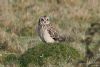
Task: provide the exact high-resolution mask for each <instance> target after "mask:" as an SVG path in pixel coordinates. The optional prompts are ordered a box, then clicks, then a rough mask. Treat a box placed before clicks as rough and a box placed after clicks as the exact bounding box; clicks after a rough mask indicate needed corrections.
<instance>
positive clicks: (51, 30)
mask: <svg viewBox="0 0 100 67" xmlns="http://www.w3.org/2000/svg"><path fill="white" fill-rule="evenodd" d="M47 30H48V33H49V34H50V36H51V37H52V38H53V39H54V40H55V41H65V39H66V38H65V37H63V36H61V35H60V34H59V32H58V31H57V30H56V29H55V28H54V27H53V26H52V25H51V24H49V25H48V28H47Z"/></svg>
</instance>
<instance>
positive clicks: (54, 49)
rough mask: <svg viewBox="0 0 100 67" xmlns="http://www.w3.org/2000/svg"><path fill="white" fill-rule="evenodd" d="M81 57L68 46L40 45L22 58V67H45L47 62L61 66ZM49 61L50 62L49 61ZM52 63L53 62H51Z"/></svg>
mask: <svg viewBox="0 0 100 67" xmlns="http://www.w3.org/2000/svg"><path fill="white" fill-rule="evenodd" d="M79 57H80V55H79V53H78V51H77V50H75V49H74V48H72V47H70V46H69V45H66V44H62V43H61V44H58V43H55V44H44V43H40V44H38V45H37V46H35V47H34V48H30V49H28V50H27V51H26V52H25V53H24V54H23V55H21V56H20V58H19V62H20V66H21V67H27V66H28V64H29V63H33V64H34V65H38V66H43V65H45V64H46V63H47V62H48V63H50V64H51V65H52V63H53V64H54V65H59V62H68V61H71V60H74V59H78V58H79ZM48 59H49V60H48ZM51 61H52V62H51Z"/></svg>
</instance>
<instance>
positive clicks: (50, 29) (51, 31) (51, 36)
mask: <svg viewBox="0 0 100 67" xmlns="http://www.w3.org/2000/svg"><path fill="white" fill-rule="evenodd" d="M37 32H38V35H39V37H40V39H41V40H42V41H43V42H45V43H59V42H63V41H65V39H66V38H65V37H64V36H63V35H60V34H61V33H62V32H58V31H57V29H56V28H55V26H53V25H52V24H51V22H50V19H49V17H48V16H42V17H40V18H39V21H38V26H37Z"/></svg>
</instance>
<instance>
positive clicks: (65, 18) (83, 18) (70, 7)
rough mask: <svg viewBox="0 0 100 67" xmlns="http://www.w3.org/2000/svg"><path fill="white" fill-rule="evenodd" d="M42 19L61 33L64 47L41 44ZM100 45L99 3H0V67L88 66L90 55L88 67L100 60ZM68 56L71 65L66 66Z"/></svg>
mask: <svg viewBox="0 0 100 67" xmlns="http://www.w3.org/2000/svg"><path fill="white" fill-rule="evenodd" d="M43 15H47V16H49V17H50V21H51V23H52V24H54V25H56V26H57V27H59V28H60V29H61V30H62V31H61V32H62V34H65V36H66V37H67V39H68V40H67V42H66V43H60V44H48V45H46V44H44V43H41V41H40V39H39V37H38V35H37V33H36V25H37V23H38V19H39V17H40V16H43ZM99 44H100V4H99V0H84V1H83V0H75V1H74V0H25V1H24V0H0V66H5V65H6V66H10V67H11V66H16V67H20V65H21V66H23V65H24V64H27V65H28V66H29V67H33V66H37V67H38V66H44V67H47V66H49V67H50V65H51V67H56V66H59V67H61V66H60V65H65V67H66V66H67V67H73V66H74V67H75V66H76V67H82V66H77V65H80V64H81V62H80V60H82V61H84V62H85V63H86V64H87V63H88V61H87V60H86V59H87V57H86V56H89V54H91V53H93V57H92V59H91V58H89V57H88V59H89V60H90V61H91V64H92V61H94V60H96V59H99V58H100V57H99V56H98V55H99V54H100V46H99ZM86 47H87V48H86ZM88 49H89V51H90V53H88V52H89V51H87V50H88ZM74 52H75V53H74ZM77 52H78V53H77ZM41 54H43V55H44V57H42V58H40V57H39V56H40V55H41ZM52 54H53V55H52ZM68 55H70V57H71V58H72V59H74V60H75V61H73V63H74V64H69V63H67V61H68V60H67V59H68ZM79 55H80V60H79V61H77V59H76V58H77V57H78V56H79ZM81 55H82V56H81ZM56 56H57V57H56ZM27 57H28V58H27ZM96 57H97V58H96ZM93 58H94V59H93ZM21 59H22V60H21ZM65 59H66V60H65ZM13 61H14V62H13ZM57 61H58V63H57ZM64 61H65V62H64ZM8 62H10V63H8ZM22 62H24V63H22ZM70 62H71V61H70ZM99 62H100V61H99ZM19 63H20V64H19ZM77 63H78V64H77ZM95 63H96V61H95ZM75 64H77V65H75ZM71 65H72V66H71ZM63 67H64V66H63Z"/></svg>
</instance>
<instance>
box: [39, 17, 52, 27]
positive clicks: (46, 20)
mask: <svg viewBox="0 0 100 67" xmlns="http://www.w3.org/2000/svg"><path fill="white" fill-rule="evenodd" d="M39 22H40V24H41V25H46V24H49V23H50V21H49V17H47V16H42V17H40V19H39Z"/></svg>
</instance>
